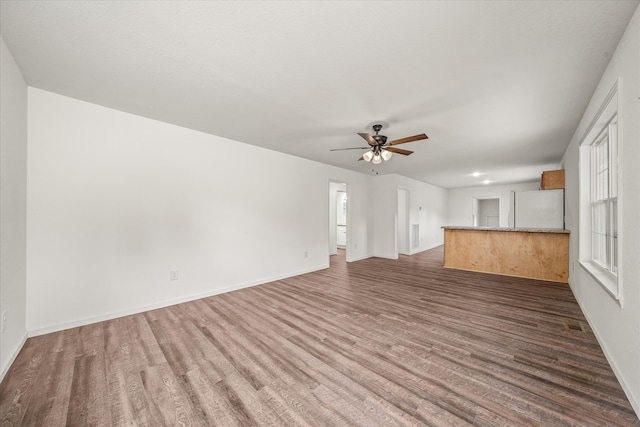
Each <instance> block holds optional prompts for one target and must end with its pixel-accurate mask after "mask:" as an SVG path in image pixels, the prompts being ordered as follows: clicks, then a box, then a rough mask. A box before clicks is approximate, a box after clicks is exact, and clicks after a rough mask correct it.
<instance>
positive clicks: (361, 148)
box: [329, 147, 371, 151]
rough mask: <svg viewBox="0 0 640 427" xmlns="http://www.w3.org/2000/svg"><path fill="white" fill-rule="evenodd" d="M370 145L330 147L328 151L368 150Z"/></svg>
mask: <svg viewBox="0 0 640 427" xmlns="http://www.w3.org/2000/svg"><path fill="white" fill-rule="evenodd" d="M370 149H371V147H350V148H332V149H331V150H329V151H342V150H370Z"/></svg>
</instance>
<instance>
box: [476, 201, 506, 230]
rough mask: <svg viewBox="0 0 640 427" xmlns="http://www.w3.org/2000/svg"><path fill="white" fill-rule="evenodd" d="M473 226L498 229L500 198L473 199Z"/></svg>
mask: <svg viewBox="0 0 640 427" xmlns="http://www.w3.org/2000/svg"><path fill="white" fill-rule="evenodd" d="M473 225H474V226H475V227H500V196H482V197H474V198H473Z"/></svg>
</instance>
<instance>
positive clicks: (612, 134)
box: [579, 79, 623, 306]
mask: <svg viewBox="0 0 640 427" xmlns="http://www.w3.org/2000/svg"><path fill="white" fill-rule="evenodd" d="M620 85H621V81H620V79H618V80H617V81H616V83H615V84H614V85H613V87H612V88H611V90H610V91H609V93H608V95H607V97H606V98H605V100H604V102H603V104H602V106H601V107H600V109H599V110H598V113H597V114H596V116H595V118H594V120H593V121H592V122H591V124H590V126H589V129H588V130H587V132H586V133H585V135H584V137H583V138H582V141H581V143H580V150H579V158H580V166H579V174H580V176H579V180H580V181H579V182H580V233H579V239H580V249H579V261H580V265H581V266H582V267H583V268H584V269H585V270H586V271H587V272H588V273H589V274H590V275H591V276H592V277H593V278H594V279H595V280H596V282H597V283H598V284H600V285H601V286H602V287H603V288H604V289H605V290H606V291H607V293H608V294H609V295H610V296H611V297H613V298H614V299H615V300H616V302H617V303H618V304H619V305H620V306H622V301H623V299H622V286H621V284H622V283H621V280H620V265H619V262H618V260H620V259H621V258H620V248H621V244H620V238H619V237H621V236H622V230H621V224H622V222H621V219H620V211H621V209H620V203H619V195H618V173H619V171H618V149H619V147H620V144H621V141H620V139H619V134H620V132H618V129H619V128H620V123H619V122H618V117H619V116H618V96H619V95H618V93H619V88H620ZM598 211H600V212H601V213H602V217H603V218H600V221H598V215H597V214H596V212H598Z"/></svg>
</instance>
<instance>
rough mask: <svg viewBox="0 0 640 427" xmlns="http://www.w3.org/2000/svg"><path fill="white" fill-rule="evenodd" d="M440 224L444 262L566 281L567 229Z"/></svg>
mask: <svg viewBox="0 0 640 427" xmlns="http://www.w3.org/2000/svg"><path fill="white" fill-rule="evenodd" d="M442 228H444V266H445V267H446V268H455V269H459V270H471V271H480V272H484V273H493V274H501V275H505V276H516V277H526V278H530V279H538V280H548V281H552V282H561V283H567V281H568V278H569V231H568V230H563V229H542V228H488V227H462V226H460V227H458V226H445V227H442Z"/></svg>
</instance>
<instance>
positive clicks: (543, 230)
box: [442, 225, 571, 234]
mask: <svg viewBox="0 0 640 427" xmlns="http://www.w3.org/2000/svg"><path fill="white" fill-rule="evenodd" d="M442 228H444V229H445V230H475V231H510V232H520V233H558V234H570V233H571V232H570V231H569V230H563V229H561V228H511V227H469V226H463V225H443V226H442Z"/></svg>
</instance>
